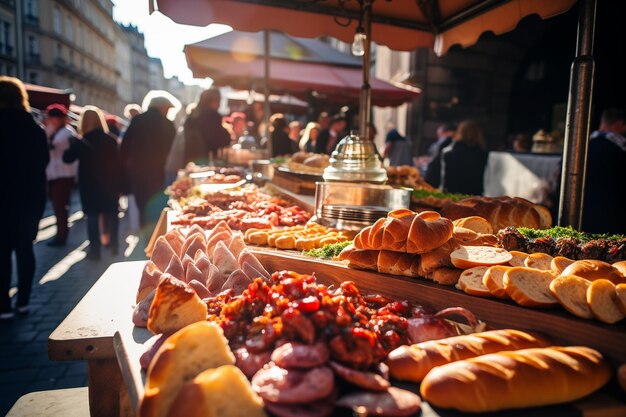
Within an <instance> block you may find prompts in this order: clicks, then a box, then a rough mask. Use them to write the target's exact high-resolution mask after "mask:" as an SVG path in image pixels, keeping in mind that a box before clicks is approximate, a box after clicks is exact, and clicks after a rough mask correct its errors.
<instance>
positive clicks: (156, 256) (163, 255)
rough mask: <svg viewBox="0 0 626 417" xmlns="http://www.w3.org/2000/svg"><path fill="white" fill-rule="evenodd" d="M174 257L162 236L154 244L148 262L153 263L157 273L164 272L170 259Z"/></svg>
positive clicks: (172, 251) (172, 250)
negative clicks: (157, 270)
mask: <svg viewBox="0 0 626 417" xmlns="http://www.w3.org/2000/svg"><path fill="white" fill-rule="evenodd" d="M174 255H176V253H175V252H174V249H172V247H171V246H170V244H169V243H168V241H167V239H165V237H163V236H159V237H158V238H157V240H156V243H155V244H154V249H152V256H151V257H150V260H151V261H152V262H154V264H155V265H156V267H157V268H158V269H159V271H165V270H166V269H167V266H168V265H169V264H170V259H172V256H174Z"/></svg>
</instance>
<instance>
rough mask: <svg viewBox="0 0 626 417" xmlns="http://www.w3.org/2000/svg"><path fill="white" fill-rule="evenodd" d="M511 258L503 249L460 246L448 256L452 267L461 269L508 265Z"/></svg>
mask: <svg viewBox="0 0 626 417" xmlns="http://www.w3.org/2000/svg"><path fill="white" fill-rule="evenodd" d="M512 258H513V257H512V256H511V254H510V253H508V252H507V251H506V250H505V249H502V248H494V247H491V246H461V247H460V248H458V249H456V250H454V251H453V252H452V253H451V254H450V261H451V262H452V265H454V266H455V267H457V268H461V269H468V268H473V267H475V266H492V265H502V264H506V263H508V262H509V261H510V260H511V259H512Z"/></svg>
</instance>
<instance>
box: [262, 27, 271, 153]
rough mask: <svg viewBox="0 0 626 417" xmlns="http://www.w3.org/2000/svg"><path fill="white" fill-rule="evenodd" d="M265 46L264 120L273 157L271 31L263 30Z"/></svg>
mask: <svg viewBox="0 0 626 417" xmlns="http://www.w3.org/2000/svg"><path fill="white" fill-rule="evenodd" d="M263 48H264V62H263V64H264V66H265V71H264V80H263V87H264V92H265V102H264V103H263V122H264V123H265V137H266V138H267V141H266V147H267V150H268V152H269V157H270V158H271V157H272V141H271V140H270V31H269V30H267V29H265V30H264V31H263Z"/></svg>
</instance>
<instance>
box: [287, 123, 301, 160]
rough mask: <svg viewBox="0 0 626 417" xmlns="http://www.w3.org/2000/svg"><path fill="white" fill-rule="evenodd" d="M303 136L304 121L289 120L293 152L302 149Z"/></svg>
mask: <svg viewBox="0 0 626 417" xmlns="http://www.w3.org/2000/svg"><path fill="white" fill-rule="evenodd" d="M301 138H302V123H300V121H298V120H293V121H291V122H289V140H291V153H295V152H298V151H299V150H300V139H301Z"/></svg>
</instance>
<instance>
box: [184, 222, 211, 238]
mask: <svg viewBox="0 0 626 417" xmlns="http://www.w3.org/2000/svg"><path fill="white" fill-rule="evenodd" d="M193 235H202V236H204V237H206V234H205V232H204V229H203V228H202V227H201V226H199V225H197V224H192V225H191V227H190V228H189V230H187V236H186V238H187V239H189V238H190V237H192V236H193Z"/></svg>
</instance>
